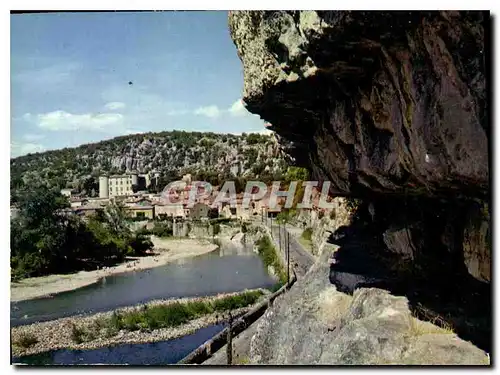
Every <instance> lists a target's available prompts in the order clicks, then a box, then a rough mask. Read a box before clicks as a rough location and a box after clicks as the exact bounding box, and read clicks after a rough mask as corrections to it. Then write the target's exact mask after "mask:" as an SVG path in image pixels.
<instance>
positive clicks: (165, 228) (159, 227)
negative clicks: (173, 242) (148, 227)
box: [151, 223, 173, 237]
mask: <svg viewBox="0 0 500 375" xmlns="http://www.w3.org/2000/svg"><path fill="white" fill-rule="evenodd" d="M151 233H152V234H154V235H155V236H158V237H170V236H172V234H173V231H172V228H170V226H169V225H168V224H166V223H156V224H155V226H154V228H153V230H152V231H151Z"/></svg>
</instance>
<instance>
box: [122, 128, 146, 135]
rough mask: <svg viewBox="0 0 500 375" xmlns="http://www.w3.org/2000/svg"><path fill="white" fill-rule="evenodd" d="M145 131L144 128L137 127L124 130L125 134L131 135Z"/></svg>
mask: <svg viewBox="0 0 500 375" xmlns="http://www.w3.org/2000/svg"><path fill="white" fill-rule="evenodd" d="M142 133H145V131H144V130H137V129H127V130H125V134H126V135H131V134H142Z"/></svg>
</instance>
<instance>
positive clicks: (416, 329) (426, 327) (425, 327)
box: [408, 315, 455, 336]
mask: <svg viewBox="0 0 500 375" xmlns="http://www.w3.org/2000/svg"><path fill="white" fill-rule="evenodd" d="M435 323H437V322H424V321H422V320H418V319H417V318H415V317H413V316H411V315H409V316H408V332H409V334H410V335H411V336H422V335H427V334H432V333H438V334H448V335H453V334H455V332H454V331H453V328H452V326H451V325H449V324H445V323H442V322H441V323H440V326H437V325H436V324H435Z"/></svg>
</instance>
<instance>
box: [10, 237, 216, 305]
mask: <svg viewBox="0 0 500 375" xmlns="http://www.w3.org/2000/svg"><path fill="white" fill-rule="evenodd" d="M151 241H152V242H153V245H154V251H155V252H156V254H155V255H151V256H145V257H140V258H131V259H129V261H127V262H125V263H122V264H119V265H117V266H114V267H110V268H106V269H101V270H95V271H81V272H78V273H74V274H70V275H49V276H42V277H33V278H28V279H23V280H21V281H19V282H12V283H11V287H10V293H11V297H10V300H11V301H22V300H27V299H33V298H40V297H48V296H51V295H53V294H57V293H61V292H67V291H70V290H74V289H78V288H82V287H85V286H88V285H92V284H95V283H98V282H99V281H100V280H101V278H103V277H105V276H110V275H116V274H120V273H125V272H130V271H137V270H144V269H149V268H154V267H158V266H163V265H165V264H167V263H169V262H172V261H174V260H178V259H182V258H189V257H194V256H198V255H202V254H206V253H209V252H212V251H214V250H216V249H217V248H218V246H217V245H215V244H213V243H210V242H209V241H208V240H198V239H162V238H158V237H155V236H152V237H151Z"/></svg>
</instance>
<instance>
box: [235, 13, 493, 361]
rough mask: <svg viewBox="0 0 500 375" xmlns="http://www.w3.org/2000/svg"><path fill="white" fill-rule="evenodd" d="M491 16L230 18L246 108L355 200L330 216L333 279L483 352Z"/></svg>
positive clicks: (315, 172) (300, 160)
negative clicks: (381, 292)
mask: <svg viewBox="0 0 500 375" xmlns="http://www.w3.org/2000/svg"><path fill="white" fill-rule="evenodd" d="M487 22H489V15H488V13H485V12H456V11H442V12H349V11H236V12H230V15H229V28H230V33H231V37H232V39H233V41H234V43H235V45H236V48H237V52H238V55H239V57H240V59H241V61H242V63H243V67H244V95H243V100H244V102H245V103H246V108H247V109H248V110H249V111H250V112H253V113H256V114H259V115H260V116H261V117H262V118H263V119H264V120H266V121H268V122H269V123H271V124H272V127H271V129H272V130H274V131H275V132H276V133H277V134H278V135H279V138H278V139H279V142H280V143H281V144H282V147H283V149H284V150H285V151H286V152H287V153H288V154H289V155H290V156H291V157H292V158H293V159H294V160H295V163H296V164H298V165H300V166H306V167H307V168H308V169H309V170H310V171H311V174H312V178H313V179H317V180H320V181H321V180H329V181H330V182H331V193H333V194H335V195H338V196H342V195H345V196H349V197H351V198H359V199H360V202H361V205H362V207H361V208H360V209H359V210H357V213H356V218H355V220H353V221H352V222H351V223H350V224H345V225H344V226H342V227H340V228H333V226H334V223H331V224H332V229H331V232H332V235H331V236H329V238H328V241H329V242H334V243H336V244H338V245H339V246H340V248H339V250H338V251H337V252H336V254H335V257H334V259H333V262H334V263H333V265H332V266H331V270H330V273H329V279H330V282H331V283H332V284H334V285H336V287H337V288H338V289H339V290H342V291H344V292H347V293H350V294H352V293H358V291H357V290H358V289H359V288H363V287H364V288H368V287H375V286H377V287H380V288H384V289H387V290H390V291H391V292H392V293H394V294H396V295H401V296H403V295H404V296H406V297H407V298H408V300H409V303H410V306H411V308H412V309H417V307H419V306H421V307H422V306H423V308H424V309H425V311H427V312H428V313H426V314H427V315H429V314H430V315H432V316H439V317H445V320H446V321H447V322H448V324H451V325H452V326H453V328H454V329H455V331H456V332H457V333H458V334H459V335H460V336H461V337H464V338H466V339H467V340H472V341H473V342H474V343H475V344H476V345H479V346H480V347H482V348H489V347H490V346H489V345H490V343H489V338H490V331H491V301H490V289H489V285H488V283H489V281H490V278H491V275H490V268H491V265H490V259H491V256H490V252H491V244H490V237H489V236H490V235H491V230H490V229H489V228H490V219H489V211H488V208H487V207H488V205H489V189H490V186H489V177H490V176H489V163H488V155H489V147H488V146H489V144H488V141H489V138H490V127H489V119H488V116H487V112H488V111H487V110H488V108H487V87H486V82H487V79H486V78H487V77H486V74H487V73H486V72H487V69H486V67H485V64H486V61H487V58H486V57H487V51H486V49H485V39H486V38H487V35H485V32H486V30H488V28H487V27H486V26H487V25H486V23H487ZM324 229H325V230H321V231H319V232H321V234H320V236H321V237H322V238H324V237H326V233H327V232H328V231H327V228H324ZM304 287H305V288H307V286H305V285H304ZM303 307H304V306H301V308H303ZM429 311H430V312H429ZM424 315H425V314H424ZM273 324H274V323H273ZM277 324H279V329H283V331H290V330H291V326H288V323H284V322H281V323H277ZM311 324H312V326H309V327H308V326H307V325H306V326H305V327H304V328H297V327H296V328H295V329H299V330H301V329H309V328H311V327H313V326H314V324H313V323H311ZM276 329H277V330H278V326H276ZM311 329H313V328H311ZM314 329H316V328H314ZM297 345H302V344H297ZM309 349H311V350H312V351H313V352H314V351H315V350H316V349H314V348H309ZM287 350H288V349H287ZM287 353H288V352H287ZM304 353H305V352H304ZM304 353H302V354H304ZM295 354H297V352H295ZM269 355H274V353H269ZM276 355H278V354H276ZM279 355H285V354H283V352H281V353H279ZM304 355H305V354H304ZM286 356H288V354H286ZM273 358H274V359H276V360H277V361H278V362H280V361H282V360H283V358H281V357H280V358H279V359H278V358H275V357H273ZM287 358H291V357H289V356H288V357H287ZM305 358H306V357H305V356H303V357H301V359H302V360H304V361H306V362H307V361H308V360H307V359H305ZM360 361H361V362H363V361H364V360H360Z"/></svg>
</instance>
